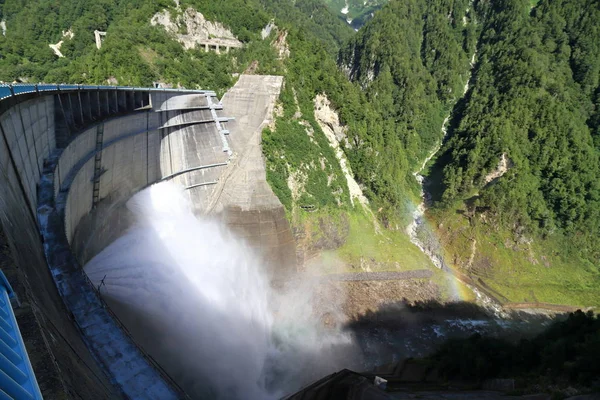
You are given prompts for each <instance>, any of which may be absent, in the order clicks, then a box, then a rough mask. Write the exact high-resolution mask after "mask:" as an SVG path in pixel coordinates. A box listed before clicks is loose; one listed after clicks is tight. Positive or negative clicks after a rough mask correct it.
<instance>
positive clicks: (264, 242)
mask: <svg viewBox="0 0 600 400" xmlns="http://www.w3.org/2000/svg"><path fill="white" fill-rule="evenodd" d="M281 84H282V78H281V77H261V76H242V77H240V80H239V81H238V84H237V85H236V86H235V87H234V88H233V89H232V91H231V92H230V93H228V95H227V96H225V98H224V99H223V103H221V102H219V101H218V100H217V99H216V98H215V94H214V92H210V91H181V90H151V89H137V88H116V87H108V86H107V87H105V86H101V87H98V86H90V87H83V86H77V85H70V86H69V85H63V86H60V87H58V86H55V85H54V86H53V85H21V86H18V85H17V86H9V85H0V98H1V99H2V102H1V103H0V127H1V131H2V132H1V133H2V140H1V141H0V155H1V156H2V157H1V160H2V165H1V172H2V173H1V174H0V187H2V189H3V191H2V195H1V196H0V219H1V222H2V235H1V236H0V239H2V241H3V244H4V249H5V251H3V254H4V258H3V259H2V260H4V262H3V264H2V267H3V270H4V271H5V273H6V275H7V276H8V278H9V279H10V280H11V282H15V284H14V285H13V286H14V287H15V292H16V293H17V295H18V296H19V298H20V299H21V303H22V304H23V307H22V311H21V312H20V318H21V319H22V320H25V319H27V321H30V322H29V324H30V325H31V329H28V334H30V335H32V336H34V339H33V342H34V343H36V344H37V345H36V346H37V349H36V350H37V351H35V354H36V356H35V357H32V364H33V366H34V369H35V370H36V371H37V370H39V369H40V368H41V366H43V365H44V366H46V365H47V366H48V368H45V373H44V374H41V375H40V376H39V377H38V381H39V383H40V388H41V389H42V392H43V394H44V395H45V396H50V397H60V396H61V393H73V394H76V395H77V396H79V397H82V398H86V399H95V398H120V397H123V396H127V397H135V398H161V399H162V398H180V397H182V396H184V395H183V392H182V391H181V389H180V388H179V387H178V385H177V384H175V383H174V382H173V381H171V379H170V377H169V376H168V374H166V373H165V372H164V371H163V370H162V368H161V367H159V366H158V364H157V363H156V362H155V361H154V360H153V359H152V357H150V356H148V355H147V354H146V353H145V352H143V351H140V348H139V347H138V346H136V342H135V341H134V340H133V339H132V337H131V336H130V334H129V332H127V331H126V330H125V329H120V324H119V321H118V320H116V319H115V318H114V316H112V315H111V312H110V310H109V308H107V307H106V306H105V305H104V303H103V302H102V300H101V299H100V297H99V296H98V294H97V293H96V291H97V287H94V285H92V284H91V283H90V281H89V280H88V278H87V277H86V276H85V274H84V273H83V272H82V269H81V267H80V266H82V265H84V264H85V263H86V262H87V261H88V260H90V259H91V258H92V257H94V256H95V255H96V254H98V253H99V252H100V251H101V250H102V249H104V248H106V247H107V246H108V245H109V244H110V243H111V242H113V241H114V240H115V239H117V238H118V237H120V236H121V235H122V234H123V233H124V232H126V231H127V229H128V228H129V227H130V225H131V223H132V222H133V219H132V214H131V213H130V212H128V211H127V208H126V206H125V204H126V201H127V200H128V199H129V198H130V197H131V196H132V195H133V194H135V193H136V192H138V191H140V190H141V189H143V188H145V187H148V186H149V185H151V184H153V183H155V182H159V181H163V180H168V181H172V182H174V183H177V184H178V185H180V186H182V187H184V188H185V195H186V196H187V197H188V199H189V202H190V204H191V205H192V212H193V213H194V214H195V215H202V214H204V213H208V212H212V213H213V215H215V216H216V217H218V218H219V219H221V220H223V221H224V222H225V223H227V225H228V226H229V227H230V229H231V230H232V231H234V232H235V233H236V234H237V235H241V236H243V237H245V240H246V241H248V242H249V243H250V245H251V246H252V247H254V248H256V249H257V253H258V257H259V259H260V260H261V262H263V261H264V263H265V265H267V266H268V267H267V268H268V271H269V274H270V275H275V274H279V273H283V274H286V273H289V272H292V271H293V270H294V269H295V251H294V250H295V249H294V242H293V238H292V235H291V232H290V230H289V225H288V224H287V220H286V219H285V213H284V211H283V207H282V206H281V204H280V203H279V202H278V200H277V198H276V197H275V196H274V195H273V193H272V191H270V188H269V186H268V184H267V183H266V180H265V172H264V164H263V163H262V154H261V152H260V131H261V129H262V126H263V124H264V123H268V120H269V118H271V117H270V113H271V110H272V107H273V102H274V101H275V100H276V99H277V97H278V94H279V90H280V87H281ZM230 105H231V106H230ZM229 110H230V111H231V113H229ZM229 117H236V119H235V120H233V119H231V118H229ZM236 135H237V136H236ZM233 138H235V139H233ZM40 234H41V236H40ZM48 266H49V267H50V268H48ZM107 333H109V334H107ZM30 351H31V349H30Z"/></svg>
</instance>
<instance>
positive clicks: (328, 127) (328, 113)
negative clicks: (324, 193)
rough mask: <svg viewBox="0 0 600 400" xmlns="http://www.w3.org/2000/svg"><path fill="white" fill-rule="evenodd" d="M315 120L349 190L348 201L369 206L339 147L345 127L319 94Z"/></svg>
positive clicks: (323, 95) (316, 99)
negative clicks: (331, 150) (332, 151)
mask: <svg viewBox="0 0 600 400" xmlns="http://www.w3.org/2000/svg"><path fill="white" fill-rule="evenodd" d="M314 102H315V119H316V120H317V123H318V124H319V126H320V127H321V129H322V130H323V133H325V136H326V137H327V140H328V141H329V145H330V146H331V147H332V148H333V150H334V152H335V156H336V158H337V160H338V162H339V163H340V167H341V169H342V172H343V173H344V177H345V178H346V182H347V184H348V189H349V190H350V201H351V202H352V204H354V199H356V200H358V202H359V203H360V204H362V205H363V206H365V207H366V206H367V205H368V204H369V200H367V198H366V197H365V195H364V194H363V192H362V189H361V188H360V186H359V185H358V183H357V182H356V180H355V179H354V175H353V174H352V170H351V169H350V164H349V163H348V160H347V159H346V155H345V154H344V151H343V150H342V148H341V147H340V141H342V140H343V139H345V138H346V127H343V126H342V125H341V123H340V120H339V117H338V115H337V113H336V112H335V111H334V110H333V109H332V108H331V103H330V101H329V99H328V98H327V96H326V95H325V94H320V95H317V97H315V101H314Z"/></svg>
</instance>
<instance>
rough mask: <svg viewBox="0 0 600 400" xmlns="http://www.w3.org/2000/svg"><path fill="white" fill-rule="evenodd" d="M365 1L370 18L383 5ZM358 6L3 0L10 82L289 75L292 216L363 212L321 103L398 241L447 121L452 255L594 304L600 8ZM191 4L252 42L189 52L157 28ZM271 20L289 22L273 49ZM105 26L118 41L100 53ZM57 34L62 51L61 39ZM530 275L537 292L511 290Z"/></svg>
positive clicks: (447, 225) (284, 159)
mask: <svg viewBox="0 0 600 400" xmlns="http://www.w3.org/2000/svg"><path fill="white" fill-rule="evenodd" d="M367 3H368V4H366V5H364V4H363V5H364V6H365V7H367V6H369V7H371V6H372V7H373V9H372V10H371V9H369V10H370V11H369V15H370V12H371V11H373V10H375V9H376V8H377V9H378V8H379V7H380V6H381V4H382V3H383V2H367ZM346 4H349V5H350V6H352V5H356V4H358V3H356V2H353V1H349V2H348V3H346V2H343V1H342V2H340V1H337V0H336V1H329V0H328V1H321V0H297V1H288V0H228V1H219V2H215V1H210V0H186V1H181V4H180V5H179V6H177V7H176V4H175V3H174V2H173V1H170V0H151V1H145V0H102V1H91V0H64V1H61V2H60V4H59V3H57V2H55V1H51V0H38V1H33V0H4V1H2V2H1V3H0V20H2V21H4V22H5V26H6V31H5V33H4V34H3V35H2V36H0V80H4V81H14V80H23V81H30V82H37V81H46V82H72V83H100V84H102V83H106V82H118V84H121V85H141V86H149V85H151V84H152V83H153V82H154V81H161V82H165V83H171V84H174V85H180V86H184V87H188V88H195V87H202V88H207V89H214V90H217V91H218V92H219V93H224V91H225V90H226V89H227V88H229V87H230V86H231V85H233V84H234V83H235V79H236V78H235V76H236V74H239V73H243V72H244V71H248V72H250V73H262V74H281V75H284V76H285V86H284V89H283V91H282V94H281V97H280V110H279V117H278V118H277V121H276V123H275V126H273V127H271V128H270V129H267V130H265V132H264V137H263V148H264V153H265V158H266V160H267V173H268V179H269V182H270V183H271V186H272V187H273V190H274V191H275V193H276V194H277V195H278V196H279V198H280V199H281V201H282V203H283V204H284V205H285V206H286V209H287V210H288V211H289V213H290V218H299V219H300V220H302V221H304V220H303V218H308V219H310V218H313V219H315V220H318V219H319V218H326V217H327V216H328V215H330V214H335V213H338V212H340V210H342V211H343V212H347V213H350V214H351V213H359V212H361V211H360V210H357V209H356V207H354V206H353V205H352V204H351V202H350V195H349V190H348V186H347V184H346V181H345V179H344V174H343V172H342V170H341V168H340V165H339V162H338V160H337V159H336V154H335V152H334V150H333V149H332V148H331V146H330V145H329V143H328V141H327V138H326V137H325V135H324V133H323V131H322V129H321V127H320V125H319V123H318V121H317V120H316V118H315V114H314V112H315V98H316V96H317V95H322V94H324V95H326V97H327V98H328V100H330V101H331V105H332V107H333V108H334V109H335V110H336V111H337V114H338V115H339V119H340V121H341V123H342V124H343V129H344V132H345V133H344V135H345V138H344V139H343V140H342V142H341V143H340V145H341V148H342V149H343V150H344V153H345V156H346V157H347V158H348V160H349V162H350V166H351V169H352V172H353V174H354V177H355V178H356V180H357V181H358V183H359V184H360V186H361V188H362V190H363V192H364V193H365V195H366V196H367V197H368V198H369V200H370V202H371V209H372V210H373V211H374V214H375V216H376V218H377V219H378V220H379V221H380V222H383V226H384V227H387V228H390V229H393V230H395V231H400V232H401V231H403V228H404V227H405V226H406V225H408V224H409V222H410V220H411V219H412V212H413V210H414V208H415V204H417V203H418V202H419V201H420V199H419V197H420V194H419V191H420V186H419V184H418V182H417V180H416V179H415V177H414V176H413V173H415V172H416V171H418V170H420V169H421V167H422V164H423V162H424V161H425V160H426V159H427V157H428V156H429V155H430V154H431V153H432V152H433V151H434V150H435V149H436V147H437V146H438V145H440V143H441V141H442V137H443V131H444V129H442V128H443V127H444V126H446V127H447V136H446V137H445V139H444V141H443V145H442V148H441V150H440V151H439V152H437V153H436V154H435V156H434V158H433V161H432V162H431V163H429V168H428V172H429V176H428V178H427V180H426V183H427V189H428V191H429V192H430V193H431V196H432V204H431V205H430V206H431V207H430V210H429V212H428V215H427V218H428V219H429V220H430V221H431V225H432V226H433V227H434V228H433V233H432V235H433V236H435V237H439V240H440V242H441V243H440V246H441V248H442V249H443V251H442V253H444V254H446V258H447V259H448V260H450V261H448V263H449V264H451V265H452V266H454V267H456V268H459V269H461V270H463V271H465V272H468V273H469V274H473V275H474V276H476V277H478V278H481V277H483V278H485V279H486V280H487V279H489V282H490V283H491V285H492V286H493V287H494V288H496V290H498V291H500V292H502V293H504V294H505V295H506V296H507V297H508V298H510V299H511V300H513V301H523V300H524V299H525V298H527V299H529V300H531V299H535V298H536V295H532V296H530V295H529V292H531V293H533V292H534V290H535V292H536V293H537V298H539V299H541V300H544V301H548V302H552V301H555V302H559V301H564V302H570V303H576V304H578V305H579V304H581V303H585V302H590V301H591V300H590V299H592V298H593V294H594V293H595V290H597V289H598V288H600V272H599V270H598V265H600V246H599V245H598V244H597V239H598V238H599V237H600V181H599V179H598V177H599V176H600V128H599V125H600V85H599V79H600V41H599V40H598V38H599V37H600V2H598V1H597V0H540V1H539V2H537V3H536V2H526V1H523V0H495V1H488V0H472V1H469V0H391V1H390V2H389V3H388V4H386V5H385V6H383V7H381V9H378V11H376V12H375V13H374V17H373V18H372V19H371V20H370V21H369V22H368V23H367V24H366V25H365V26H364V27H362V28H361V29H360V30H359V31H358V32H354V30H353V28H352V27H351V26H350V25H349V24H348V23H347V22H346V21H345V20H344V18H340V16H339V15H336V12H337V11H336V12H332V11H331V10H332V9H333V10H334V11H335V10H337V9H338V8H340V6H341V7H342V8H344V7H345V5H346ZM358 5H360V4H358ZM358 5H357V7H358ZM187 7H193V8H194V9H196V10H198V11H200V12H202V13H203V14H204V16H205V17H206V18H207V19H208V20H210V21H218V22H220V23H222V24H223V25H224V26H225V27H227V28H229V29H231V31H232V32H233V34H234V35H235V36H236V37H237V38H238V39H239V40H240V41H241V42H243V43H244V48H243V49H239V50H232V51H231V52H230V53H229V54H222V55H217V54H215V53H213V52H209V53H205V52H204V51H202V50H199V49H198V50H196V49H190V50H184V49H183V47H182V46H181V45H180V44H179V43H178V42H177V41H176V40H173V37H172V36H170V35H169V34H167V32H165V30H164V29H161V27H158V26H152V25H151V24H150V23H149V22H150V19H151V18H152V16H153V15H154V14H155V13H157V12H160V11H161V10H164V9H168V10H170V11H171V12H172V13H174V14H175V13H178V12H179V13H180V12H181V10H185V9H186V8H187ZM351 8H352V7H350V9H351ZM178 10H179V11H178ZM338 11H341V9H340V10H338ZM349 15H350V14H349ZM271 20H274V22H275V24H276V26H277V27H276V28H275V30H274V33H272V34H271V36H270V37H268V38H266V39H264V40H263V39H262V37H261V30H262V29H263V28H264V27H265V26H266V25H267V24H268V23H269V22H270V21H271ZM69 30H70V32H72V33H73V34H74V36H73V37H72V38H70V37H68V36H65V35H64V33H65V32H67V31H69ZM94 30H101V31H106V32H107V36H106V39H105V41H104V42H103V44H102V48H101V49H99V50H98V49H97V48H96V45H95V43H94V33H93V32H94ZM61 40H62V41H63V43H62V46H61V48H60V51H61V52H62V54H63V55H64V57H62V58H60V57H57V56H56V55H55V54H54V53H53V51H52V50H51V49H50V47H49V44H56V43H58V42H59V41H61ZM467 83H468V85H467ZM466 89H468V90H467V91H466V93H465V90H466ZM445 119H447V120H448V123H447V124H446V125H444V120H445ZM298 187H300V189H298ZM305 208H309V209H311V210H314V209H317V210H319V211H318V212H317V213H313V214H308V213H305V212H303V211H302V210H304V209H305ZM315 215H316V216H315ZM336 215H337V214H336ZM365 235H366V234H365ZM360 239H361V240H362V239H364V238H360ZM361 240H358V241H359V242H360V241H361ZM374 241H375V242H377V240H374ZM413 247H414V246H413ZM360 248H361V250H360V251H363V250H362V247H360ZM390 249H391V247H390V248H386V250H385V251H388V250H389V251H390V252H394V251H396V252H408V251H412V250H410V249H408V247H402V246H401V247H400V248H397V249H395V250H390ZM413 250H414V249H413ZM357 252H358V250H357ZM360 257H362V254H361V255H360ZM415 262H417V261H415ZM422 262H423V261H422V259H419V261H418V263H422ZM544 268H545V269H544ZM507 271H510V273H511V274H512V275H510V277H509V276H508V275H507V274H508V272H507ZM518 282H526V283H524V284H523V289H522V290H513V289H514V288H515V287H516V286H515V285H516V284H517V283H518ZM561 285H562V286H561ZM541 287H543V288H544V289H543V290H540V291H538V288H541ZM525 288H526V289H525ZM557 288H559V289H557ZM567 291H570V292H569V293H575V294H574V295H572V294H567ZM557 292H560V295H559V296H555V295H556V293H557ZM524 293H526V294H524Z"/></svg>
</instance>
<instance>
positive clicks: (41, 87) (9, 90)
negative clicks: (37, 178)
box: [0, 83, 214, 400]
mask: <svg viewBox="0 0 600 400" xmlns="http://www.w3.org/2000/svg"><path fill="white" fill-rule="evenodd" d="M73 90H143V91H152V92H169V91H177V92H190V93H214V91H212V90H190V89H166V88H144V87H133V86H106V85H100V86H97V85H66V84H62V85H56V84H48V83H38V84H30V83H13V84H8V83H0V100H2V99H5V98H7V97H11V96H17V95H20V94H25V93H37V92H52V91H55V92H69V91H73ZM0 400H1V399H0Z"/></svg>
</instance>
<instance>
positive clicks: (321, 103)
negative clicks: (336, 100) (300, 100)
mask: <svg viewBox="0 0 600 400" xmlns="http://www.w3.org/2000/svg"><path fill="white" fill-rule="evenodd" d="M315 118H317V120H318V121H319V123H322V124H325V125H327V126H328V127H329V128H330V130H331V131H332V132H333V134H334V135H335V138H336V140H337V141H338V142H341V141H342V139H345V138H346V130H347V129H346V127H345V126H342V124H341V123H340V118H339V116H338V114H337V112H336V111H335V110H334V109H333V108H331V102H330V101H329V99H328V98H327V96H326V95H325V94H319V95H317V97H315Z"/></svg>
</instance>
